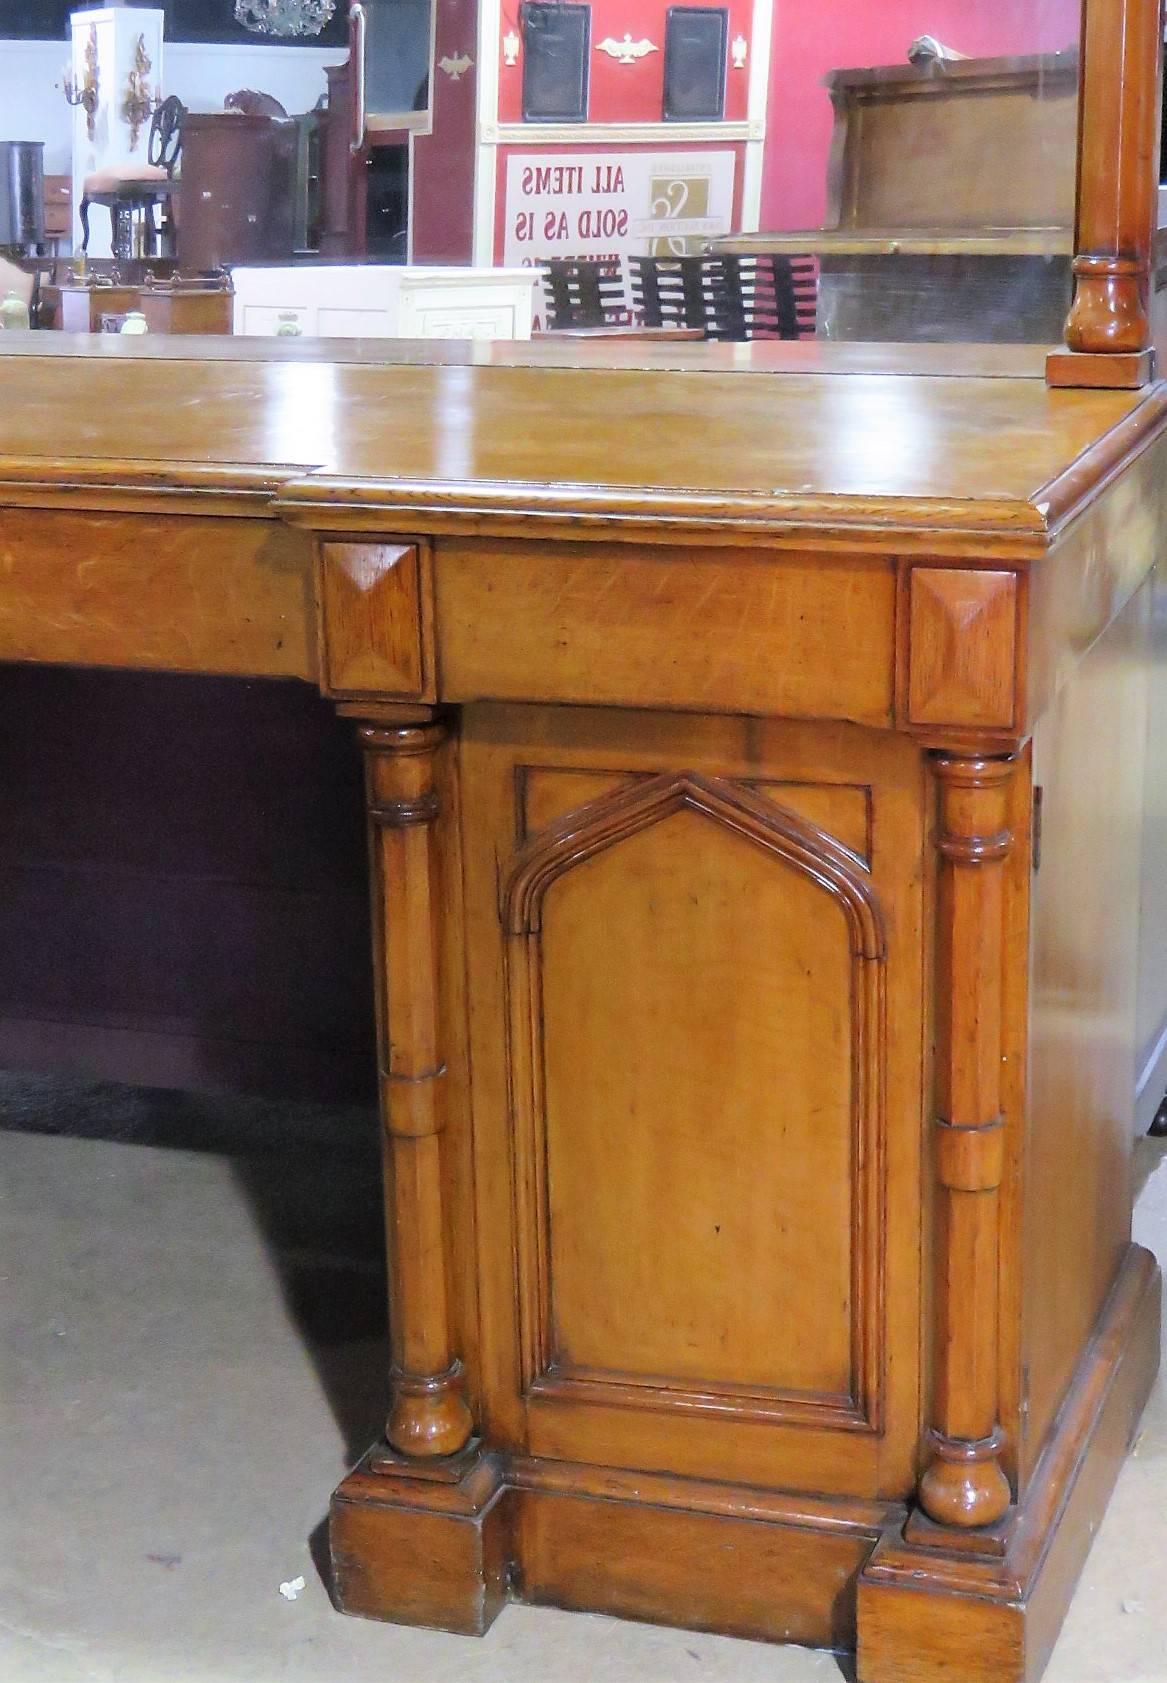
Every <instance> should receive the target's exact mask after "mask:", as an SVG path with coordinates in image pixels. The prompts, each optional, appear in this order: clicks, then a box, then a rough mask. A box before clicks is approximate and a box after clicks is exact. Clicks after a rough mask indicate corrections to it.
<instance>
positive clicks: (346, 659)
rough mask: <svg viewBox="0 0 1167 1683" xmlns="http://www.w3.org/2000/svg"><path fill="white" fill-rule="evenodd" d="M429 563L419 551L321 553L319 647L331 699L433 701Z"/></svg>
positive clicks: (390, 548)
mask: <svg viewBox="0 0 1167 1683" xmlns="http://www.w3.org/2000/svg"><path fill="white" fill-rule="evenodd" d="M425 560H428V556H426V555H425V554H424V552H423V551H420V550H419V548H418V546H417V545H416V544H393V543H325V544H322V545H321V546H320V618H321V647H322V651H323V661H324V680H325V686H326V688H327V690H328V692H329V693H330V694H332V695H343V696H354V695H355V696H359V695H384V696H396V697H402V698H408V699H410V700H415V699H416V700H428V699H432V697H431V696H430V694H429V686H430V682H431V679H430V673H431V672H432V670H433V662H432V659H429V660H427V649H426V632H427V625H426V621H427V619H428V606H429V604H428V601H427V599H426V598H427V594H428V591H427V579H426V574H425V571H424V566H423V563H424V561H425Z"/></svg>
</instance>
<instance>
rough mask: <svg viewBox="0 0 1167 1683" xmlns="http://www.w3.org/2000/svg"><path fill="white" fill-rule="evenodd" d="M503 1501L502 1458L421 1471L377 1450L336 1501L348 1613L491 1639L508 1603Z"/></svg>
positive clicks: (336, 1578) (340, 1577)
mask: <svg viewBox="0 0 1167 1683" xmlns="http://www.w3.org/2000/svg"><path fill="white" fill-rule="evenodd" d="M502 1496H503V1481H502V1475H501V1470H500V1464H499V1461H498V1458H497V1457H496V1456H493V1455H490V1454H487V1453H484V1452H483V1451H482V1450H481V1448H478V1447H476V1446H470V1447H468V1448H467V1449H466V1450H464V1451H463V1452H462V1453H461V1454H459V1455H456V1456H451V1457H450V1459H449V1461H448V1462H440V1461H431V1462H428V1463H423V1464H422V1465H421V1466H418V1465H417V1464H416V1463H409V1462H406V1461H405V1460H404V1459H403V1458H399V1457H395V1456H394V1455H393V1454H392V1452H390V1451H386V1449H385V1447H384V1446H383V1445H382V1446H380V1447H379V1448H377V1449H374V1450H371V1451H370V1452H369V1454H368V1455H366V1456H365V1458H364V1460H363V1461H362V1462H361V1463H360V1465H359V1466H358V1467H356V1468H355V1469H354V1470H353V1471H352V1472H351V1473H350V1474H349V1475H348V1477H347V1478H346V1479H345V1480H344V1481H343V1482H342V1483H341V1484H340V1485H339V1487H338V1488H337V1489H336V1491H335V1492H334V1493H333V1497H332V1507H331V1512H330V1516H329V1544H330V1548H331V1552H332V1586H333V1596H334V1599H335V1601H336V1604H337V1606H338V1607H339V1608H340V1610H341V1612H342V1613H359V1614H361V1615H363V1617H365V1618H367V1619H391V1620H392V1621H393V1622H394V1623H395V1624H403V1625H427V1626H429V1627H431V1628H432V1629H435V1630H449V1631H454V1632H455V1633H457V1634H458V1635H461V1636H482V1635H483V1634H484V1633H485V1632H486V1631H487V1630H489V1629H490V1626H491V1625H492V1624H493V1622H494V1620H495V1619H496V1618H497V1616H498V1614H499V1612H500V1610H501V1608H502V1605H503V1603H504V1601H505V1600H506V1595H507V1574H508V1568H509V1562H510V1545H509V1537H508V1524H507V1520H508V1515H507V1513H506V1511H505V1507H504V1504H503V1502H502V1500H501V1498H502Z"/></svg>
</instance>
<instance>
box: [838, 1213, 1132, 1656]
mask: <svg viewBox="0 0 1167 1683" xmlns="http://www.w3.org/2000/svg"><path fill="white" fill-rule="evenodd" d="M1159 1292H1160V1280H1159V1271H1158V1269H1157V1267H1156V1266H1155V1259H1154V1258H1153V1257H1152V1256H1151V1255H1150V1253H1149V1252H1147V1251H1145V1250H1143V1249H1141V1248H1140V1247H1139V1246H1137V1245H1132V1246H1131V1248H1130V1251H1129V1252H1128V1253H1127V1258H1126V1262H1125V1264H1124V1266H1123V1268H1122V1271H1121V1272H1120V1275H1119V1278H1118V1281H1117V1283H1116V1284H1115V1287H1114V1290H1113V1291H1112V1293H1111V1295H1110V1298H1109V1300H1108V1302H1107V1305H1106V1308H1105V1309H1104V1311H1103V1313H1102V1316H1101V1317H1100V1320H1099V1323H1098V1326H1097V1328H1096V1330H1095V1333H1094V1337H1093V1338H1092V1340H1091V1342H1090V1344H1089V1345H1088V1346H1087V1349H1086V1353H1085V1355H1084V1357H1083V1359H1082V1362H1081V1363H1080V1364H1079V1367H1078V1371H1077V1374H1076V1375H1075V1378H1074V1382H1073V1385H1072V1386H1071V1388H1070V1391H1069V1393H1068V1395H1067V1397H1066V1400H1065V1402H1064V1404H1063V1406H1062V1409H1061V1411H1060V1413H1059V1415H1058V1419H1057V1423H1056V1425H1055V1428H1054V1432H1053V1435H1052V1437H1051V1440H1050V1442H1049V1444H1048V1445H1047V1447H1046V1450H1045V1452H1044V1454H1043V1455H1042V1458H1041V1460H1040V1462H1039V1463H1038V1466H1037V1468H1036V1470H1035V1473H1034V1476H1033V1480H1032V1482H1031V1484H1030V1487H1029V1489H1028V1491H1027V1492H1026V1494H1025V1499H1024V1501H1023V1502H1022V1503H1021V1505H1020V1507H1019V1508H1015V1509H1011V1510H1010V1516H1009V1519H1008V1520H1007V1521H1006V1528H1007V1538H1008V1541H1007V1543H1006V1546H1005V1548H1004V1551H1003V1552H1002V1551H1001V1549H1000V1546H999V1540H998V1533H997V1530H996V1528H994V1529H993V1533H992V1535H991V1537H990V1538H988V1539H987V1540H988V1541H989V1542H990V1544H991V1546H989V1547H987V1548H986V1547H983V1546H978V1542H979V1541H980V1540H979V1539H977V1538H976V1537H975V1536H971V1535H970V1537H969V1538H963V1537H961V1536H960V1535H959V1534H958V1535H957V1536H956V1537H955V1539H954V1544H953V1547H952V1549H951V1551H950V1552H948V1553H944V1552H943V1551H941V1550H939V1549H938V1548H937V1546H936V1543H935V1536H934V1532H935V1529H936V1528H929V1537H928V1538H927V1539H926V1540H925V1539H924V1538H922V1537H920V1535H919V1529H918V1526H917V1527H916V1528H915V1529H914V1528H913V1525H912V1523H911V1522H909V1525H908V1527H907V1530H906V1533H905V1532H904V1531H901V1530H898V1529H897V1530H892V1529H889V1530H888V1531H887V1532H886V1533H885V1535H884V1537H883V1539H882V1540H881V1541H880V1543H879V1545H878V1547H877V1548H876V1550H875V1552H874V1553H873V1555H872V1556H871V1559H870V1560H869V1561H868V1563H867V1565H866V1566H865V1568H864V1570H863V1572H862V1573H861V1574H860V1579H859V1599H858V1626H859V1640H858V1675H859V1678H860V1683H1034V1680H1035V1679H1036V1678H1038V1677H1039V1676H1040V1675H1041V1672H1042V1670H1043V1669H1044V1667H1045V1663H1046V1661H1047V1660H1048V1658H1049V1655H1050V1651H1051V1649H1052V1648H1053V1645H1054V1642H1055V1640H1056V1638H1057V1634H1058V1631H1059V1630H1060V1628H1061V1624H1062V1620H1063V1618H1064V1616H1065V1612H1066V1608H1067V1607H1068V1605H1069V1601H1070V1597H1071V1595H1072V1594H1073V1591H1074V1585H1075V1583H1076V1582H1077V1579H1078V1574H1079V1572H1080V1571H1081V1569H1082V1565H1083V1562H1084V1561H1085V1559H1086V1555H1087V1552H1088V1551H1089V1548H1090V1543H1091V1541H1092V1539H1093V1536H1094V1532H1095V1530H1096V1528H1097V1526H1098V1524H1099V1522H1100V1521H1101V1519H1102V1514H1103V1511H1104V1509H1105V1507H1106V1503H1107V1500H1108V1499H1109V1496H1110V1493H1111V1491H1112V1489H1113V1488H1114V1482H1115V1479H1116V1478H1117V1477H1118V1472H1119V1469H1120V1467H1121V1466H1122V1461H1123V1457H1124V1455H1125V1454H1126V1451H1127V1448H1128V1447H1129V1445H1130V1442H1131V1439H1132V1438H1133V1436H1134V1433H1135V1429H1136V1427H1137V1426H1138V1422H1139V1417H1140V1415H1141V1414H1142V1411H1143V1406H1144V1404H1145V1403H1146V1400H1147V1396H1148V1394H1149V1392H1150V1389H1151V1386H1152V1384H1153V1383H1154V1379H1155V1374H1156V1371H1157V1369H1158V1362H1159ZM925 1541H926V1542H927V1546H925Z"/></svg>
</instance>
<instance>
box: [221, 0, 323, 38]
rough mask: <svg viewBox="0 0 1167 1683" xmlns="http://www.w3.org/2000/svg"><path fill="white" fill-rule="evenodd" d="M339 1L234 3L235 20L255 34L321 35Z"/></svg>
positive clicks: (241, 0) (250, 0)
mask: <svg viewBox="0 0 1167 1683" xmlns="http://www.w3.org/2000/svg"><path fill="white" fill-rule="evenodd" d="M335 10H336V0H235V17H236V19H237V21H238V22H239V23H241V24H242V25H243V27H244V29H250V30H252V31H253V32H254V33H255V34H256V35H319V34H320V31H321V30H322V29H323V28H324V25H325V24H326V23H327V22H328V20H329V18H331V16H332V14H333V12H335Z"/></svg>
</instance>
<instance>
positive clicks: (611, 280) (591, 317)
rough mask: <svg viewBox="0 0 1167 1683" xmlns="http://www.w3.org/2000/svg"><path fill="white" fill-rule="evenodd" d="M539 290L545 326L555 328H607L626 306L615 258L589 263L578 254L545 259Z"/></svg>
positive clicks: (625, 317) (622, 283) (618, 267)
mask: <svg viewBox="0 0 1167 1683" xmlns="http://www.w3.org/2000/svg"><path fill="white" fill-rule="evenodd" d="M543 290H544V292H545V294H546V297H547V311H548V322H547V325H548V326H549V327H551V328H554V329H557V330H563V329H565V328H569V327H611V326H612V325H614V323H615V322H616V321H617V320H618V319H619V318H620V316H621V313H622V312H623V311H624V310H625V308H626V305H625V302H624V280H623V277H622V275H621V273H620V263H619V260H618V259H616V260H611V259H609V260H608V261H607V262H593V261H591V260H589V259H586V258H582V257H579V258H576V257H552V258H549V259H547V260H546V262H545V265H544V271H543ZM623 319H624V320H625V321H627V319H628V318H627V316H624V317H623Z"/></svg>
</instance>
